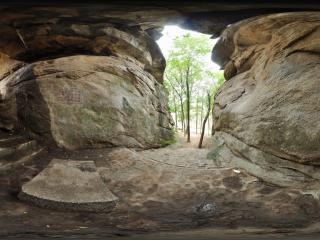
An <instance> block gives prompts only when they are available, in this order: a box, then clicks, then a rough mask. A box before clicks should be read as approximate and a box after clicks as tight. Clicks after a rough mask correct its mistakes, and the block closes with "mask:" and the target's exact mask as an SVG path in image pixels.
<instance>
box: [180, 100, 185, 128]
mask: <svg viewBox="0 0 320 240" xmlns="http://www.w3.org/2000/svg"><path fill="white" fill-rule="evenodd" d="M180 108H181V127H182V131H183V132H184V130H185V125H184V108H183V99H182V97H180Z"/></svg>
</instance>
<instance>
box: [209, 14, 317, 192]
mask: <svg viewBox="0 0 320 240" xmlns="http://www.w3.org/2000/svg"><path fill="white" fill-rule="evenodd" d="M319 38H320V14H319V13H310V12H309V13H284V14H274V15H268V16H261V17H256V18H251V19H248V20H245V21H242V22H239V23H237V24H235V25H231V26H230V27H229V28H227V29H226V30H225V31H224V33H223V34H222V36H221V39H220V40H219V42H218V43H217V45H216V46H215V48H214V50H213V60H214V61H216V62H218V63H220V64H221V65H223V66H224V69H225V77H226V80H227V81H226V82H225V84H224V85H223V86H222V88H221V89H220V91H219V92H218V93H217V95H216V97H215V106H214V128H215V134H214V138H213V145H212V151H211V154H210V157H211V158H212V159H214V160H215V161H216V162H217V164H218V165H220V166H237V167H241V168H244V169H246V170H247V171H249V172H250V173H252V174H254V175H256V176H258V177H260V178H262V179H264V180H266V181H269V182H272V183H274V184H278V185H282V186H291V185H294V186H295V187H298V186H299V183H306V186H311V182H317V181H318V180H319V179H320V171H319V167H318V166H319V164H320V125H319V124H318V120H319V113H320V104H319V99H320V78H319V75H320V68H319V64H320V41H319ZM302 186H304V187H305V185H303V184H302Z"/></svg>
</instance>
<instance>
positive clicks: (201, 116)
mask: <svg viewBox="0 0 320 240" xmlns="http://www.w3.org/2000/svg"><path fill="white" fill-rule="evenodd" d="M202 122H203V98H202V99H201V112H200V124H202ZM200 129H201V126H200ZM200 133H201V131H200Z"/></svg>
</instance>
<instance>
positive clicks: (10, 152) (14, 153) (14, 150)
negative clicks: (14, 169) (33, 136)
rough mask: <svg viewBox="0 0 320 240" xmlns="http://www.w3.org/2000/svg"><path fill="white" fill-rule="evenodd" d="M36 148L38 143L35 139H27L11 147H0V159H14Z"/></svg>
mask: <svg viewBox="0 0 320 240" xmlns="http://www.w3.org/2000/svg"><path fill="white" fill-rule="evenodd" d="M37 149H38V144H37V142H36V141H35V140H29V141H28V142H23V143H20V144H18V145H16V146H12V147H6V148H0V161H16V160H17V159H19V158H21V157H23V156H25V155H29V154H30V153H32V152H34V151H36V150H37Z"/></svg>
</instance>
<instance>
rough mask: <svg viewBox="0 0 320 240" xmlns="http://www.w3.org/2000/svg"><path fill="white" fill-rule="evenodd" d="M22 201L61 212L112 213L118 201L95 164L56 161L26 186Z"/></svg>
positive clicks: (22, 191) (21, 194) (23, 190)
mask: <svg viewBox="0 0 320 240" xmlns="http://www.w3.org/2000/svg"><path fill="white" fill-rule="evenodd" d="M19 198H20V199H22V200H25V201H28V202H31V203H33V204H35V205H37V206H41V207H47V208H53V209H58V210H75V211H89V212H110V211H111V210H112V209H113V208H114V207H115V206H116V202H117V200H118V198H117V197H116V196H115V195H113V193H111V192H110V191H109V189H108V187H107V186H106V184H105V183H104V182H103V181H102V179H101V177H100V175H99V174H98V172H97V169H96V166H95V163H94V161H79V160H77V161H76V160H68V159H53V160H52V161H51V162H50V164H49V165H48V166H47V167H46V168H45V169H44V170H43V171H42V172H40V173H39V174H38V175H37V176H36V177H34V178H33V179H32V180H31V181H30V182H28V183H26V184H24V185H23V186H22V190H21V192H20V194H19Z"/></svg>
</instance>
